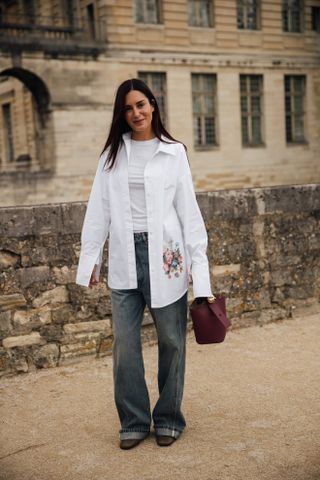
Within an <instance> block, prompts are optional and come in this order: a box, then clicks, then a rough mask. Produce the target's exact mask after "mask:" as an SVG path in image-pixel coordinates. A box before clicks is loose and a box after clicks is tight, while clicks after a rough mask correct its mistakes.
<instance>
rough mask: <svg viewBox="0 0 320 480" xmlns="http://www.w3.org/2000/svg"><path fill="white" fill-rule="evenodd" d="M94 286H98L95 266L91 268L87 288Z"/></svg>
mask: <svg viewBox="0 0 320 480" xmlns="http://www.w3.org/2000/svg"><path fill="white" fill-rule="evenodd" d="M95 285H98V280H97V265H95V266H94V267H93V270H92V274H91V278H90V282H89V288H93V287H94V286H95Z"/></svg>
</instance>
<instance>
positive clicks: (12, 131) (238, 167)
mask: <svg viewBox="0 0 320 480" xmlns="http://www.w3.org/2000/svg"><path fill="white" fill-rule="evenodd" d="M319 51H320V0H304V1H302V0H292V1H288V0H175V1H167V0H148V1H147V0H118V1H114V0H94V1H88V0H67V1H62V0H34V1H31V0H28V1H26V0H7V1H2V2H0V78H1V79H2V81H1V83H0V107H1V112H0V117H1V120H0V204H1V205H3V206H5V205H24V204H34V203H35V204H36V203H47V202H65V201H77V200H86V199H87V197H88V194H89V191H90V186H91V182H92V177H93V174H94V172H95V169H96V166H97V161H98V157H99V155H100V153H101V150H102V147H103V145H104V142H105V139H106V135H107V132H108V127H109V125H110V120H111V115H112V105H113V100H114V94H115V90H116V87H117V86H118V84H119V83H120V82H121V81H123V80H125V79H127V78H130V77H131V78H133V77H137V76H139V77H141V78H143V79H144V80H146V81H147V82H148V83H149V84H150V86H151V87H152V88H153V90H154V91H155V93H156V95H157V98H158V100H159V103H160V106H161V109H162V112H163V116H164V118H165V123H166V126H167V127H168V129H169V131H170V132H171V133H172V135H173V136H175V137H176V138H178V139H179V140H181V141H183V142H184V143H185V144H186V145H187V147H188V151H189V157H190V164H191V169H192V173H193V176H194V181H195V186H196V189H197V190H199V191H200V190H204V191H210V190H217V189H229V188H238V187H256V186H261V185H269V186H271V185H283V184H299V183H308V182H318V181H319V180H320V159H319V151H320V75H319V71H320V57H319ZM30 132H31V133H30Z"/></svg>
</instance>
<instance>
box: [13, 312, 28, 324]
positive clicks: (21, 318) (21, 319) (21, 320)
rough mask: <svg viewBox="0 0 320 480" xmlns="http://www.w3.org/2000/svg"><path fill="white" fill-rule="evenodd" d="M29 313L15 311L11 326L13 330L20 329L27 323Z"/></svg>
mask: <svg viewBox="0 0 320 480" xmlns="http://www.w3.org/2000/svg"><path fill="white" fill-rule="evenodd" d="M29 318H30V316H29V312H28V311H26V310H16V311H15V312H14V314H13V319H12V324H13V326H14V328H17V327H21V326H23V325H25V324H26V323H28V322H29Z"/></svg>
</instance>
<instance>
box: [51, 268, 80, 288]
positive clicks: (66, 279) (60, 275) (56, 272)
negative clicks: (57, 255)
mask: <svg viewBox="0 0 320 480" xmlns="http://www.w3.org/2000/svg"><path fill="white" fill-rule="evenodd" d="M52 273H53V278H54V280H55V282H56V283H58V284H60V285H66V284H68V283H74V282H75V279H76V273H77V267H76V266H73V267H71V268H70V267H67V266H66V265H64V266H63V267H62V268H58V267H53V269H52Z"/></svg>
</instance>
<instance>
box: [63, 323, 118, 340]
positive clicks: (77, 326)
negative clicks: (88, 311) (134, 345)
mask: <svg viewBox="0 0 320 480" xmlns="http://www.w3.org/2000/svg"><path fill="white" fill-rule="evenodd" d="M63 329H64V331H65V333H67V334H76V333H82V332H101V333H103V334H104V335H106V336H108V335H111V334H112V328H111V321H110V320H96V321H94V322H80V323H70V324H67V325H64V327H63Z"/></svg>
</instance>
